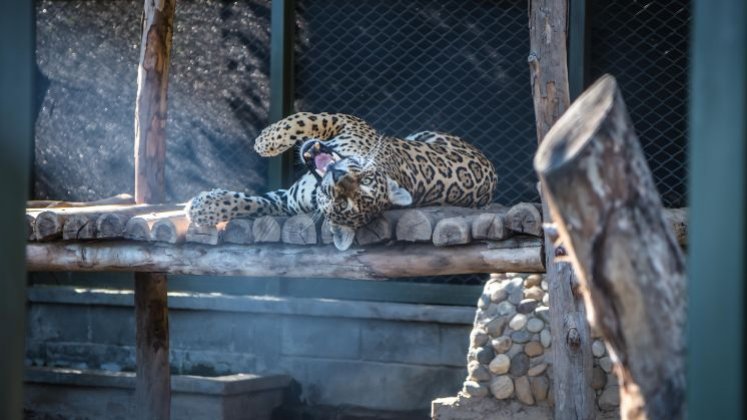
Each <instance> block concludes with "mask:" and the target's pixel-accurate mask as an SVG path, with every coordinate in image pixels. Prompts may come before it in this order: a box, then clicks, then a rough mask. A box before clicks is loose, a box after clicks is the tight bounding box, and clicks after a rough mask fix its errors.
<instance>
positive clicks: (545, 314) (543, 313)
mask: <svg viewBox="0 0 747 420" xmlns="http://www.w3.org/2000/svg"><path fill="white" fill-rule="evenodd" d="M534 315H535V316H537V317H539V319H541V320H543V321H545V324H549V323H550V308H548V307H547V306H538V307H537V308H536V309H535V310H534Z"/></svg>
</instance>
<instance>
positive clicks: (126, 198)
mask: <svg viewBox="0 0 747 420" xmlns="http://www.w3.org/2000/svg"><path fill="white" fill-rule="evenodd" d="M109 204H122V205H126V204H135V198H133V197H132V196H131V195H130V194H117V195H115V196H112V197H108V198H102V199H101V200H94V201H60V200H31V201H28V202H26V208H27V209H53V208H60V207H92V206H102V205H109Z"/></svg>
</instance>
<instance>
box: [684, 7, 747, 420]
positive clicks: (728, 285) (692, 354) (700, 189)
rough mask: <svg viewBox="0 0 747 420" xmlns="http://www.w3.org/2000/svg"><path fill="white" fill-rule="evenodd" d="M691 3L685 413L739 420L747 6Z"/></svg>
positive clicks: (746, 200) (746, 207)
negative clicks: (715, 280) (716, 283)
mask: <svg viewBox="0 0 747 420" xmlns="http://www.w3.org/2000/svg"><path fill="white" fill-rule="evenodd" d="M694 6H695V7H694V9H695V10H694V16H693V21H694V25H693V37H692V39H693V44H692V45H693V47H692V66H691V68H692V77H691V85H692V87H691V100H690V127H691V129H690V133H691V135H690V142H689V153H688V155H689V156H690V165H689V170H688V172H689V174H690V180H689V181H690V200H689V201H690V220H691V222H690V229H689V234H690V238H689V240H688V244H689V251H690V255H689V258H688V277H689V280H690V281H689V283H688V318H687V322H688V343H687V348H688V352H687V367H688V380H687V387H688V390H687V405H688V407H687V411H688V413H687V415H688V417H689V418H690V419H706V418H709V419H743V418H745V414H747V409H746V408H745V399H744V397H743V395H744V391H745V361H744V353H745V282H744V280H745V278H746V277H747V264H745V260H746V259H745V251H746V250H747V240H745V238H747V223H746V222H747V216H745V215H747V197H745V193H747V188H746V187H747V185H746V183H745V180H746V179H747V169H746V168H747V120H746V119H745V117H744V116H745V115H747V3H746V2H745V1H744V0H715V1H714V0H696V1H695V2H694ZM711 279H718V286H717V287H714V284H713V281H712V280H711ZM706 337H707V339H704V338H706Z"/></svg>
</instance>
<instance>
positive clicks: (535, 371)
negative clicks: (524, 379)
mask: <svg viewBox="0 0 747 420" xmlns="http://www.w3.org/2000/svg"><path fill="white" fill-rule="evenodd" d="M546 370H547V363H540V364H539V365H537V366H535V367H532V368H529V370H528V371H527V376H539V375H542V374H543V373H545V371H546Z"/></svg>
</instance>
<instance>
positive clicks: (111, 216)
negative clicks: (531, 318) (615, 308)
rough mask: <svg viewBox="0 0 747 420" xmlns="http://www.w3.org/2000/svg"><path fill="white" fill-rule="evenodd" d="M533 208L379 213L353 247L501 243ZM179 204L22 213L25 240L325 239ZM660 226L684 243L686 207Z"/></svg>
mask: <svg viewBox="0 0 747 420" xmlns="http://www.w3.org/2000/svg"><path fill="white" fill-rule="evenodd" d="M538 206H539V205H538V204H534V203H519V204H516V205H514V206H511V207H505V206H501V205H498V204H493V205H490V206H488V207H486V208H483V209H472V208H460V207H422V208H410V209H397V210H390V211H386V212H384V214H383V215H382V216H380V217H378V218H376V219H375V220H373V221H372V222H371V223H370V224H368V225H367V226H364V227H362V228H360V229H359V230H358V231H357V232H356V235H355V238H356V244H357V246H359V247H367V246H371V245H377V244H387V243H396V242H406V243H412V242H418V243H425V244H427V243H430V244H432V245H434V246H458V245H466V244H470V243H482V242H485V241H503V240H506V239H508V238H511V237H512V236H527V235H529V236H533V237H538V236H541V226H542V219H541V212H540V211H539V207H538ZM183 207H184V206H183V205H182V204H160V205H147V204H141V205H103V206H102V205H97V206H87V207H86V206H75V207H62V208H50V209H44V210H42V209H37V208H33V209H28V210H27V212H26V224H27V229H28V231H29V236H28V240H29V241H58V240H63V241H77V240H91V239H99V240H100V239H107V240H117V239H128V240H133V241H148V242H164V243H169V244H181V243H185V242H186V243H200V244H205V245H221V244H237V245H248V244H255V243H283V244H287V245H301V246H310V245H327V244H331V243H332V235H331V233H330V231H329V229H330V228H329V224H328V222H327V221H326V220H314V218H313V217H312V215H307V214H299V215H296V216H293V217H273V216H263V217H258V218H256V219H236V220H232V221H231V222H229V223H226V224H221V225H219V226H218V227H214V226H210V227H203V226H201V227H198V226H190V225H189V221H188V220H187V218H186V215H185V213H184V211H183ZM665 213H666V217H667V221H668V222H669V223H670V224H671V226H672V227H673V229H674V230H675V232H677V239H678V242H679V243H680V244H681V245H683V246H685V245H686V241H687V209H667V210H665Z"/></svg>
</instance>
